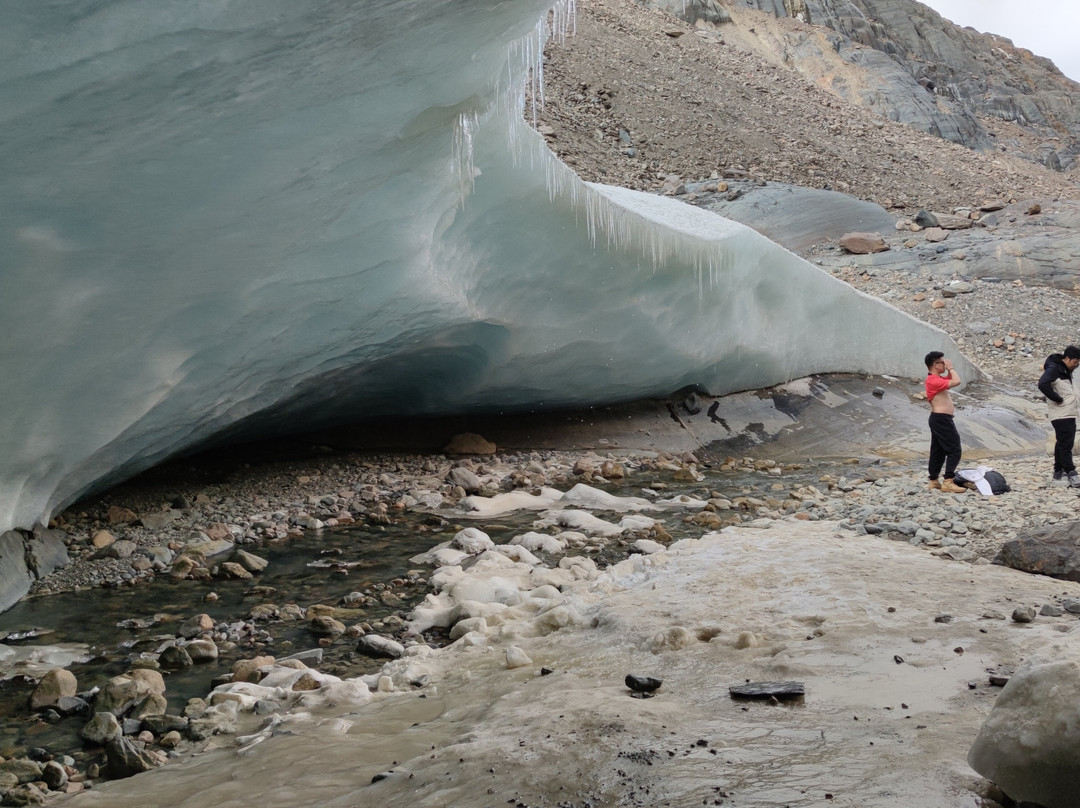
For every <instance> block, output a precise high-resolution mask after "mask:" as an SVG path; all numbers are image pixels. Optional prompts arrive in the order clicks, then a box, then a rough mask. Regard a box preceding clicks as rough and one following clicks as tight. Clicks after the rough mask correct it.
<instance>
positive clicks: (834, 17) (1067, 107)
mask: <svg viewBox="0 0 1080 808" xmlns="http://www.w3.org/2000/svg"><path fill="white" fill-rule="evenodd" d="M655 5H657V6H658V7H661V8H666V10H668V11H670V12H671V13H674V14H676V15H678V16H683V17H684V18H686V19H688V20H690V21H696V20H707V21H710V22H716V23H720V24H723V23H725V22H727V21H728V20H731V21H732V22H734V23H735V24H736V25H741V24H744V23H745V21H744V20H742V18H741V17H740V15H739V13H738V12H739V10H741V9H746V10H754V11H762V12H766V13H769V14H772V15H774V16H776V17H781V18H789V19H790V20H791V22H792V25H790V26H787V27H786V28H785V29H784V31H785V33H784V36H783V38H782V39H781V40H776V39H765V38H761V39H760V40H759V42H758V46H759V47H760V48H761V49H762V50H774V51H775V52H776V53H777V55H779V56H781V58H782V59H783V61H785V62H786V63H787V64H788V65H789V66H790V67H792V68H794V69H795V70H797V71H798V72H800V73H803V74H804V75H806V76H808V77H810V78H812V79H813V80H814V81H815V82H816V83H818V84H819V85H820V86H823V87H826V86H827V87H828V88H829V89H830V90H831V91H832V92H834V93H835V94H837V95H839V96H840V97H842V98H843V99H845V100H846V101H849V102H851V103H854V104H856V105H859V106H864V107H867V108H869V109H871V110H873V111H875V112H877V113H878V114H879V115H881V116H882V117H885V118H888V119H890V120H895V121H899V122H901V123H906V124H909V125H911V126H913V127H914V128H916V129H919V130H922V131H926V132H930V133H932V134H936V135H940V136H941V137H943V138H945V139H947V140H950V141H953V142H955V143H960V144H963V145H965V146H969V147H971V148H975V149H980V150H989V149H994V150H997V149H1001V148H1002V145H1003V144H1000V143H998V142H997V140H998V139H997V137H996V136H995V134H994V133H993V132H992V131H991V130H990V129H989V128H988V124H992V122H993V121H995V120H997V121H1005V122H1009V123H1014V124H1017V125H1019V126H1020V127H1022V128H1024V129H1026V130H1028V131H1029V132H1030V133H1032V134H1035V135H1037V136H1038V137H1039V138H1042V139H1043V142H1041V143H1038V144H1035V145H1034V148H1032V150H1031V152H1030V153H1029V154H1028V156H1029V157H1030V158H1031V159H1033V160H1036V161H1038V162H1041V163H1042V164H1044V165H1046V166H1048V167H1050V168H1053V169H1055V170H1059V171H1060V170H1065V169H1068V168H1070V167H1071V166H1072V165H1073V164H1074V163H1075V160H1076V155H1077V152H1078V136H1080V109H1078V108H1077V107H1076V105H1075V104H1074V103H1072V99H1073V98H1074V97H1075V94H1076V93H1077V92H1078V90H1080V87H1078V86H1077V84H1076V83H1075V82H1073V81H1071V80H1070V79H1068V78H1066V77H1065V76H1064V75H1062V73H1061V71H1059V70H1058V69H1057V68H1056V67H1055V66H1054V64H1053V62H1051V61H1050V60H1049V59H1046V58H1043V57H1040V56H1036V55H1035V54H1033V53H1031V51H1029V50H1026V49H1024V48H1018V47H1016V46H1014V45H1013V43H1012V41H1011V40H1009V39H1006V38H1005V37H1001V36H994V35H990V34H981V33H979V32H977V31H975V30H974V29H971V28H960V27H958V26H956V25H954V24H953V23H951V22H949V21H948V20H946V19H945V18H943V17H942V16H941V15H940V14H938V13H937V12H936V11H934V10H933V9H931V8H928V7H927V6H924V5H922V4H921V3H917V2H913V0H839V2H833V0H731V2H730V4H729V5H730V8H731V10H732V11H733V12H734V13H731V12H729V11H727V10H725V9H724V7H723V6H720V5H718V4H717V3H716V2H715V0H694V2H690V3H687V4H686V11H685V12H683V11H682V10H681V8H682V4H681V3H674V2H670V1H669V0H659V2H658V3H656V4H655ZM675 6H679V8H676V7H675ZM750 24H752V23H750ZM816 26H824V28H825V29H829V30H827V31H825V30H822V29H821V28H817V27H816ZM837 62H839V63H842V64H843V65H844V66H845V67H846V68H848V69H854V72H855V75H850V74H848V75H845V73H848V70H845V69H843V68H841V69H839V70H837V69H833V67H830V66H831V65H833V66H835V65H836V63H837ZM1005 148H1009V147H1007V146H1006V147H1005Z"/></svg>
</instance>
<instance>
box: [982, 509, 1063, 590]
mask: <svg viewBox="0 0 1080 808" xmlns="http://www.w3.org/2000/svg"><path fill="white" fill-rule="evenodd" d="M1078 540H1080V522H1059V523H1058V524H1056V525H1046V526H1044V527H1038V528H1035V529H1033V530H1030V531H1028V532H1026V533H1021V534H1019V535H1017V537H1016V538H1015V539H1010V540H1009V541H1007V542H1005V544H1003V545H1002V547H1001V550H1000V552H999V553H998V556H997V558H996V559H994V560H995V561H996V562H997V563H998V564H1002V565H1003V566H1006V567H1012V568H1013V569H1018V570H1022V571H1023V572H1034V573H1038V574H1040V575H1049V576H1050V577H1052V578H1062V579H1064V580H1066V581H1080V545H1078Z"/></svg>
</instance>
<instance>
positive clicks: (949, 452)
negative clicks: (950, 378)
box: [929, 412, 1076, 480]
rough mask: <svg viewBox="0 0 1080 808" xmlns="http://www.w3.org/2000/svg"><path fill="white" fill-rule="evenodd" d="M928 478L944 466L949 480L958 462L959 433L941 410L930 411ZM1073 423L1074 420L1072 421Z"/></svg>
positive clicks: (951, 420) (938, 472) (951, 419)
mask: <svg viewBox="0 0 1080 808" xmlns="http://www.w3.org/2000/svg"><path fill="white" fill-rule="evenodd" d="M929 423H930V466H929V472H930V479H931V480H936V479H937V478H938V474H940V473H941V466H942V464H944V466H945V479H946V480H951V479H952V478H953V473H954V472H955V471H956V467H957V466H958V465H959V464H960V433H959V432H957V431H956V423H955V422H954V421H953V417H952V416H951V415H946V414H945V413H943V412H932V413H930V421H929ZM1073 425H1074V426H1075V425H1076V422H1075V421H1073Z"/></svg>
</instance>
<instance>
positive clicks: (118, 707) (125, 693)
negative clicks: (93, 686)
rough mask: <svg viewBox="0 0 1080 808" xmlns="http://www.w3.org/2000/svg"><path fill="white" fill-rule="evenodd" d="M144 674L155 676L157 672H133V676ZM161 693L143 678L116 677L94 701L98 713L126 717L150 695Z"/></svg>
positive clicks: (131, 676) (102, 689)
mask: <svg viewBox="0 0 1080 808" xmlns="http://www.w3.org/2000/svg"><path fill="white" fill-rule="evenodd" d="M144 673H147V674H154V673H157V671H150V670H142V669H140V670H138V671H132V672H131V674H144ZM157 675H158V677H160V676H161V674H160V673H157ZM163 684H164V683H163ZM162 689H164V688H162ZM160 692H161V691H159V690H157V689H156V688H155V687H154V686H153V685H152V684H151V683H150V682H147V681H145V680H144V679H143V678H141V677H137V676H135V675H126V676H114V677H113V678H112V679H110V680H109V681H108V682H106V683H105V686H104V687H103V688H101V690H100V691H98V694H97V698H96V699H95V701H94V709H95V710H96V711H97V712H98V713H112V714H113V715H115V716H124V715H126V714H127V713H128V712H130V711H131V709H132V708H133V707H134V706H135V705H136V704H139V703H141V702H142V701H143V700H145V698H146V697H147V696H148V695H150V694H151V693H160Z"/></svg>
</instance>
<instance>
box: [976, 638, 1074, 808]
mask: <svg viewBox="0 0 1080 808" xmlns="http://www.w3.org/2000/svg"><path fill="white" fill-rule="evenodd" d="M1073 635H1075V632H1073ZM968 763H970V764H971V767H972V768H973V769H975V771H977V772H978V773H979V774H981V775H983V776H984V777H986V778H988V779H990V780H992V781H993V782H994V783H995V784H997V786H998V788H1000V789H1001V790H1002V791H1004V792H1005V793H1006V794H1008V795H1009V797H1011V798H1012V799H1013V800H1015V801H1016V802H1017V803H1023V804H1032V805H1041V806H1044V808H1072V807H1073V806H1075V805H1076V777H1077V772H1078V771H1080V637H1076V636H1072V637H1071V638H1070V640H1067V641H1066V642H1064V643H1060V644H1058V645H1056V646H1054V647H1052V648H1050V649H1047V650H1045V651H1042V652H1040V653H1039V654H1038V655H1036V656H1034V657H1032V658H1031V659H1029V660H1027V661H1026V662H1024V663H1023V664H1022V665H1021V666H1020V667H1019V668H1018V669H1017V670H1016V672H1015V673H1014V674H1013V676H1012V678H1010V679H1009V681H1008V683H1007V684H1006V685H1005V687H1004V688H1002V690H1001V693H1000V695H999V696H998V698H997V701H996V702H995V704H994V708H993V709H992V710H991V711H990V715H989V716H987V718H986V721H985V722H984V723H983V726H982V729H980V730H979V734H978V736H977V737H976V738H975V742H974V743H973V744H972V746H971V750H970V751H969V752H968Z"/></svg>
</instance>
